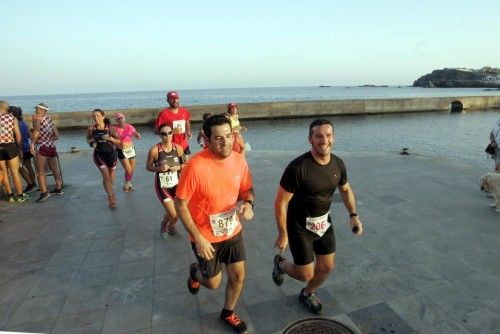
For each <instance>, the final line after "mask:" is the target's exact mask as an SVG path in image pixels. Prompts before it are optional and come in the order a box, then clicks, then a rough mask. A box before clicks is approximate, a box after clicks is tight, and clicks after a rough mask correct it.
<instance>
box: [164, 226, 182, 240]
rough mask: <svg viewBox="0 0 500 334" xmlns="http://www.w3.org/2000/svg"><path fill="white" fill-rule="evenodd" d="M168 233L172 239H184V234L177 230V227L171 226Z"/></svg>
mask: <svg viewBox="0 0 500 334" xmlns="http://www.w3.org/2000/svg"><path fill="white" fill-rule="evenodd" d="M167 233H168V235H169V236H171V237H176V238H179V237H182V234H181V233H180V232H179V231H177V228H176V227H175V226H169V227H168V229H167Z"/></svg>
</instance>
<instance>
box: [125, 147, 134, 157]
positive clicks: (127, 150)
mask: <svg viewBox="0 0 500 334" xmlns="http://www.w3.org/2000/svg"><path fill="white" fill-rule="evenodd" d="M122 152H123V156H124V157H125V159H130V158H133V157H135V147H134V146H130V147H127V148H124V149H123V150H122Z"/></svg>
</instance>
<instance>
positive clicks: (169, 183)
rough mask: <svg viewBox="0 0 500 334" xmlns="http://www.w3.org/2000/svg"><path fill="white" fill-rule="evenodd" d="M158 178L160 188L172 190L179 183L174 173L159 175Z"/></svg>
mask: <svg viewBox="0 0 500 334" xmlns="http://www.w3.org/2000/svg"><path fill="white" fill-rule="evenodd" d="M158 176H159V177H160V186H161V187H162V188H172V187H174V186H176V185H177V183H179V177H178V176H177V172H176V171H171V172H164V173H159V174H158Z"/></svg>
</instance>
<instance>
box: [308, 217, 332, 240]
mask: <svg viewBox="0 0 500 334" xmlns="http://www.w3.org/2000/svg"><path fill="white" fill-rule="evenodd" d="M328 214H329V212H327V213H325V214H324V215H323V216H320V217H307V218H306V228H307V229H308V230H309V231H311V232H313V233H315V234H317V235H319V236H320V237H322V236H323V234H325V232H326V231H327V230H328V228H329V227H330V226H332V224H330V222H329V221H328Z"/></svg>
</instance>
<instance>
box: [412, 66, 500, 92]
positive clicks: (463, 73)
mask: <svg viewBox="0 0 500 334" xmlns="http://www.w3.org/2000/svg"><path fill="white" fill-rule="evenodd" d="M413 87H424V88H435V87H436V88H453V87H459V88H482V87H484V88H498V89H500V69H499V68H493V67H483V68H481V69H477V70H474V69H466V68H445V69H442V70H434V71H432V72H431V73H429V74H426V75H424V76H421V77H420V78H418V79H417V80H415V82H414V83H413Z"/></svg>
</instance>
